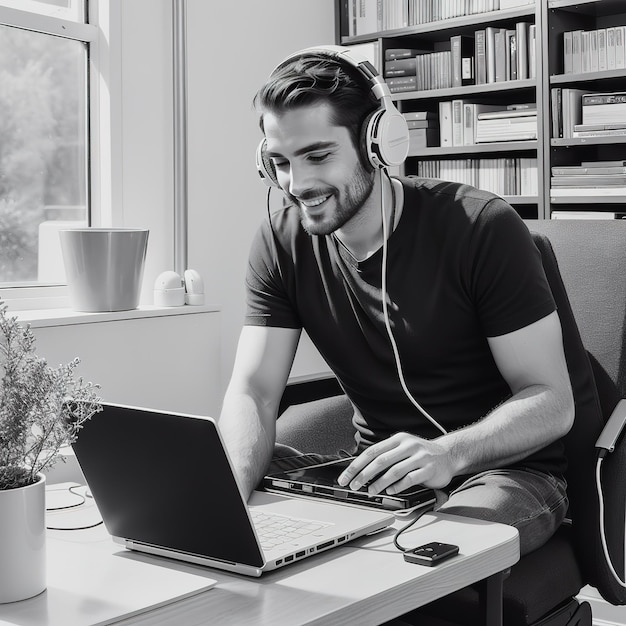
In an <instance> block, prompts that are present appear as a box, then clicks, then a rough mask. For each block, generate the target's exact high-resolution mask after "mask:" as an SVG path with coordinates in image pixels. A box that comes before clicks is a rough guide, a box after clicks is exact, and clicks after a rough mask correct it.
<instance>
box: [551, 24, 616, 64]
mask: <svg viewBox="0 0 626 626" xmlns="http://www.w3.org/2000/svg"><path fill="white" fill-rule="evenodd" d="M624 67H626V26H611V27H608V28H598V29H595V30H589V31H586V30H572V31H568V32H566V33H563V73H564V74H579V73H586V72H603V71H605V70H615V69H619V68H624Z"/></svg>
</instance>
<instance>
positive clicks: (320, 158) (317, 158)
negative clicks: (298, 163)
mask: <svg viewBox="0 0 626 626" xmlns="http://www.w3.org/2000/svg"><path fill="white" fill-rule="evenodd" d="M329 156H330V152H325V153H324V154H311V155H309V160H310V161H313V163H321V162H322V161H325V160H326V159H327V158H328V157H329Z"/></svg>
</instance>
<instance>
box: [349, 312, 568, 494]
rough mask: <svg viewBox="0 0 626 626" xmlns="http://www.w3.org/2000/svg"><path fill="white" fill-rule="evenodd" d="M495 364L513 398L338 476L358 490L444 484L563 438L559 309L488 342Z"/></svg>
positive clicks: (366, 455)
mask: <svg viewBox="0 0 626 626" xmlns="http://www.w3.org/2000/svg"><path fill="white" fill-rule="evenodd" d="M488 341H489V346H490V348H491V351H492V354H493V357H494V360H495V362H496V365H497V366H498V369H499V370H500V372H501V374H502V376H503V377H504V379H505V380H506V382H507V383H508V385H509V387H510V388H511V392H512V397H511V398H510V399H509V400H507V401H506V402H504V403H503V404H502V405H500V406H499V407H497V408H496V409H494V410H493V411H492V412H491V413H490V414H489V415H487V416H486V417H484V418H483V419H481V420H479V421H477V422H476V423H474V424H472V425H470V426H467V427H465V428H462V429H460V430H457V431H454V432H451V433H448V434H446V435H442V436H441V437H438V438H437V439H433V440H430V441H428V440H425V439H422V438H420V437H417V436H415V435H410V434H408V433H398V434H396V435H393V436H392V437H390V438H389V439H387V440H385V441H381V442H380V443H377V444H375V445H373V446H371V447H370V448H368V449H367V450H365V451H364V452H363V453H362V454H361V455H359V456H358V457H357V459H356V460H355V461H353V462H352V464H351V465H350V466H349V467H348V468H347V469H346V470H345V471H344V473H343V474H342V476H341V477H340V482H341V483H342V484H350V487H352V488H353V489H358V488H360V487H361V486H362V485H363V484H365V483H367V482H368V481H370V480H371V479H372V478H373V477H374V476H376V475H377V474H379V473H380V472H382V471H385V470H386V471H385V473H384V474H383V475H382V476H381V477H380V478H378V479H377V480H376V481H375V482H374V483H372V485H370V487H369V489H370V491H371V492H373V493H380V492H382V491H384V490H386V491H387V492H388V493H392V494H393V493H397V492H398V491H402V490H404V489H407V488H408V487H410V486H412V485H417V484H423V485H426V486H427V487H433V488H441V487H445V486H446V485H447V484H448V483H449V482H450V480H451V479H452V477H453V476H456V475H460V474H468V473H475V472H479V471H482V470H486V469H492V468H496V467H503V466H506V465H510V464H512V463H515V462H517V461H519V460H521V459H523V458H524V457H526V456H528V455H529V454H532V453H533V452H536V451H537V450H540V449H541V448H543V447H544V446H546V445H547V444H549V443H551V442H552V441H555V440H556V439H558V438H560V437H562V436H563V435H565V434H566V433H567V432H568V430H569V429H570V428H571V425H572V423H573V420H574V400H573V397H572V390H571V384H570V379H569V374H568V371H567V365H566V361H565V354H564V351H563V341H562V334H561V324H560V320H559V318H558V315H557V313H556V312H554V313H551V314H550V315H548V316H546V317H544V318H543V319H541V320H539V321H537V322H535V323H534V324H530V325H529V326H526V327H525V328H522V329H520V330H517V331H514V332H512V333H508V334H506V335H502V336H500V337H493V338H489V339H488Z"/></svg>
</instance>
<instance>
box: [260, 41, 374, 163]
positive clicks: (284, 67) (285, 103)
mask: <svg viewBox="0 0 626 626" xmlns="http://www.w3.org/2000/svg"><path fill="white" fill-rule="evenodd" d="M254 104H255V106H256V109H257V111H258V112H259V114H260V118H259V124H260V126H261V130H262V131H263V132H264V133H265V123H264V117H265V114H266V113H269V112H271V113H273V114H275V115H282V114H283V113H285V112H286V111H290V110H293V109H295V108H298V107H303V106H317V105H319V104H327V105H328V106H329V110H330V111H331V120H330V121H331V122H332V124H333V125H335V126H339V127H345V128H346V129H347V130H348V132H349V135H350V138H351V140H352V143H353V146H354V148H355V149H356V150H357V151H358V153H359V158H360V159H361V163H362V165H363V167H365V168H368V169H371V166H370V164H369V162H368V159H367V156H366V155H365V154H363V152H364V151H363V150H362V146H361V144H362V140H363V139H362V136H361V134H362V130H363V124H364V123H365V120H366V119H367V118H368V117H369V115H370V114H371V113H372V112H373V111H376V110H377V109H378V108H379V106H380V103H379V101H378V99H377V98H376V97H375V96H374V94H373V93H372V90H371V89H370V87H369V85H367V84H366V82H365V79H364V77H363V76H361V75H360V73H359V71H358V70H357V69H356V68H355V67H352V66H351V65H350V64H349V63H347V62H345V61H340V60H338V59H337V58H334V57H332V56H330V55H328V54H325V53H324V52H321V51H320V52H310V53H307V54H304V55H302V56H296V57H295V58H293V59H290V60H287V61H286V62H283V63H281V64H280V65H279V66H278V67H277V68H276V69H275V70H274V72H273V73H272V75H271V76H270V78H269V79H268V81H267V82H266V83H265V85H263V87H261V89H260V90H259V92H258V93H257V94H256V96H255V98H254Z"/></svg>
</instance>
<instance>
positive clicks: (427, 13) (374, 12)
mask: <svg viewBox="0 0 626 626" xmlns="http://www.w3.org/2000/svg"><path fill="white" fill-rule="evenodd" d="M534 2H535V0H443V1H442V0H347V2H346V4H347V7H348V16H347V17H348V36H350V37H352V36H355V35H365V34H367V33H375V32H380V31H385V30H393V29H395V28H406V27H407V26H415V25H416V24H425V23H428V22H437V21H439V20H447V19H450V18H452V17H461V16H463V15H473V14H477V13H487V12H489V11H497V10H499V9H510V8H514V7H519V6H524V5H527V4H534Z"/></svg>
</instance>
